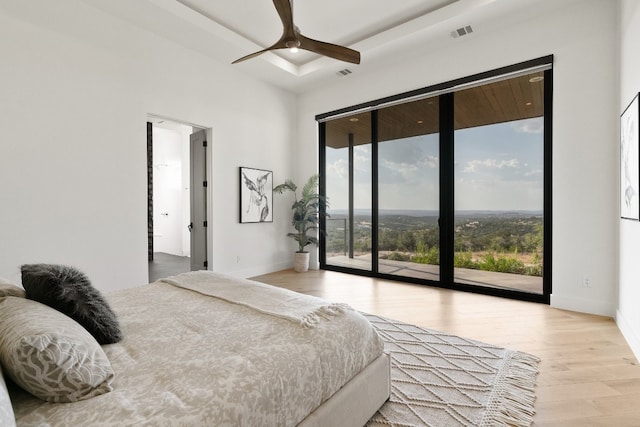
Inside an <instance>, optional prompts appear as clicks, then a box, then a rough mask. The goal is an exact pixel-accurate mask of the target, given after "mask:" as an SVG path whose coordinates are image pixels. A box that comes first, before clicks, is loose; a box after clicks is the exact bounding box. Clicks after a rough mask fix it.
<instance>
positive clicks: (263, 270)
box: [222, 260, 293, 279]
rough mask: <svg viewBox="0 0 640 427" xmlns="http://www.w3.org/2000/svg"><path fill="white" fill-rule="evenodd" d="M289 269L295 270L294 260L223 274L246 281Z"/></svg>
mask: <svg viewBox="0 0 640 427" xmlns="http://www.w3.org/2000/svg"><path fill="white" fill-rule="evenodd" d="M288 268H293V260H291V261H282V262H278V263H273V264H268V265H261V266H253V267H250V268H243V269H240V270H233V271H224V272H222V273H225V274H228V275H230V276H233V277H238V278H241V279H246V278H247V277H255V276H261V275H263V274H267V273H273V272H274V271H280V270H286V269H288Z"/></svg>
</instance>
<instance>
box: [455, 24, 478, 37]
mask: <svg viewBox="0 0 640 427" xmlns="http://www.w3.org/2000/svg"><path fill="white" fill-rule="evenodd" d="M471 33H473V28H471V25H467V26H466V27H460V28H458V29H457V30H453V31H451V37H453V38H454V39H456V38H458V37H462V36H466V35H467V34H471Z"/></svg>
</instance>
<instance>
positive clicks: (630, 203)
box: [620, 94, 640, 220]
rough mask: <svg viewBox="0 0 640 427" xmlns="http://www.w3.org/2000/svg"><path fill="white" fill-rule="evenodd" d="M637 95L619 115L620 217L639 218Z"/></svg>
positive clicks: (639, 168)
mask: <svg viewBox="0 0 640 427" xmlns="http://www.w3.org/2000/svg"><path fill="white" fill-rule="evenodd" d="M638 95H639V94H636V96H635V97H634V98H633V100H632V101H631V102H630V103H629V105H628V106H627V108H625V110H624V111H623V113H622V115H621V116H620V217H621V218H624V219H631V220H640V134H639V132H638V124H639V123H640V108H639V101H638Z"/></svg>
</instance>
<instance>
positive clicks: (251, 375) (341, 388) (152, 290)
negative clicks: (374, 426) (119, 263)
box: [0, 271, 390, 427]
mask: <svg viewBox="0 0 640 427" xmlns="http://www.w3.org/2000/svg"><path fill="white" fill-rule="evenodd" d="M105 298H106V300H107V301H108V305H109V306H110V307H111V309H112V310H113V312H114V313H115V315H116V316H117V319H118V322H119V325H120V328H121V331H122V336H123V338H122V340H121V341H119V342H117V343H114V344H105V345H102V346H100V348H101V349H102V350H103V351H104V355H105V356H106V359H108V361H107V363H110V365H111V368H112V370H113V373H112V375H111V377H110V378H106V379H104V381H102V378H100V379H97V380H96V382H100V381H102V382H101V383H100V384H98V385H97V387H103V388H104V387H105V383H106V382H108V383H109V384H108V385H107V390H106V391H105V390H104V389H103V390H101V392H100V393H97V392H96V393H95V395H91V393H89V394H90V395H89V396H88V397H86V398H82V399H80V400H76V401H72V402H68V403H56V402H50V401H49V402H48V401H44V400H42V399H41V398H37V397H35V396H34V395H33V393H28V392H27V391H25V390H23V389H22V388H21V387H18V386H17V385H15V384H13V381H9V380H7V377H11V375H8V372H7V370H6V369H5V363H4V361H5V359H0V360H2V361H3V370H4V378H5V380H7V381H6V382H7V389H8V395H9V398H10V401H11V405H12V409H13V415H14V417H15V420H16V424H17V425H18V426H67V425H73V426H79V425H91V426H100V425H105V426H116V425H117V426H124V425H153V426H163V425H166V426H180V425H183V426H296V425H298V426H303V427H308V426H329V425H331V426H362V425H364V424H365V423H366V422H367V420H368V419H369V418H370V417H371V416H372V415H373V414H374V413H375V412H376V410H377V409H378V408H379V407H380V406H381V405H382V404H383V403H384V402H385V401H386V399H387V398H388V396H389V381H390V380H389V357H388V355H387V354H386V353H384V351H383V342H382V340H381V339H380V338H379V337H378V335H377V333H376V332H375V330H374V329H373V327H372V326H371V325H370V324H369V322H368V321H367V320H366V319H365V318H364V316H362V315H361V314H359V313H358V312H356V311H354V310H353V309H351V308H350V307H348V306H346V305H342V304H334V303H330V302H328V301H325V300H322V299H319V298H315V297H311V296H307V295H302V294H298V293H295V292H292V291H288V290H285V289H280V288H276V287H272V286H269V285H265V284H261V283H258V282H253V281H250V280H242V279H236V278H232V277H229V276H225V275H221V274H217V273H213V272H207V271H199V272H190V273H185V274H182V275H178V276H173V277H170V278H167V279H162V280H159V281H157V282H155V283H152V284H148V285H145V286H141V287H137V288H133V289H127V290H124V291H119V292H115V293H111V294H108V295H106V297H105ZM22 299H25V298H22ZM18 300H20V298H19V297H17V296H10V297H5V298H0V311H6V312H8V311H7V310H5V307H7V306H8V303H7V301H9V302H10V303H11V304H15V303H20V304H26V303H27V301H18ZM33 303H34V304H37V303H35V302H33ZM29 304H31V301H29ZM29 310H30V309H29ZM16 312H20V313H24V312H25V309H24V308H20V309H16ZM49 314H50V313H49ZM2 316H3V315H2V314H0V328H1V327H2V322H5V323H6V319H5V320H3V319H2ZM23 323H24V322H23ZM49 323H55V322H49ZM1 340H2V339H1V338H0V345H2V342H1ZM1 350H2V349H0V351H1ZM103 362H104V361H103ZM105 375H106V376H108V375H109V373H108V372H107V373H106V374H105ZM1 382H2V379H1V378H0V383H1ZM0 385H2V384H0ZM0 395H1V390H0ZM1 401H2V399H1V398H0V402H1ZM0 405H1V403H0ZM0 416H2V410H1V409H0Z"/></svg>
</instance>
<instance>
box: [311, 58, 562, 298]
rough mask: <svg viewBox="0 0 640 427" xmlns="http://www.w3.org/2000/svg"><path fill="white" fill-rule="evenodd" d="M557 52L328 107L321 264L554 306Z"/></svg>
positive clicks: (323, 119)
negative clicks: (553, 170) (553, 159)
mask: <svg viewBox="0 0 640 427" xmlns="http://www.w3.org/2000/svg"><path fill="white" fill-rule="evenodd" d="M551 61H552V57H545V58H540V59H538V60H533V61H528V62H526V63H522V64H517V65H515V66H511V67H505V68H504V69H500V70H494V71H493V72H488V73H482V74H481V75H477V76H471V77H469V78H466V79H460V80H457V81H454V82H449V83H447V84H442V85H438V86H437V87H432V88H425V89H422V90H418V91H413V92H410V93H406V94H401V95H398V96H395V97H390V98H385V99H382V100H377V101H374V102H371V103H367V104H363V105H359V106H354V107H353V111H349V109H345V110H341V111H339V112H332V113H327V114H325V115H320V116H318V117H317V119H318V120H319V121H320V142H321V148H320V150H321V151H320V163H321V191H322V192H324V194H326V195H327V197H328V199H329V204H330V208H329V209H328V210H327V213H328V214H329V215H330V217H329V218H327V219H326V220H324V223H323V227H324V231H325V233H324V234H323V235H322V236H321V245H320V250H321V252H320V265H321V268H326V269H331V270H338V271H345V272H354V273H356V274H366V275H373V276H376V277H383V278H390V279H396V280H403V281H407V282H412V283H424V284H430V285H436V286H444V287H448V288H453V289H461V290H470V291H477V292H482V293H488V294H495V295H501V296H509V297H514V298H521V299H527V300H531V301H540V302H547V303H548V302H549V297H550V294H551V274H550V261H551V257H550V252H551V244H550V236H551V156H550V152H551V135H552V133H551V92H552V84H551V80H552V70H551Z"/></svg>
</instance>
